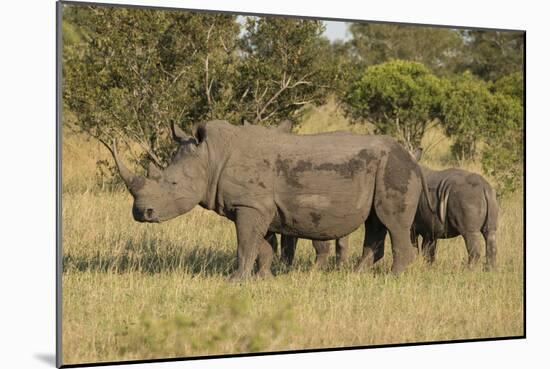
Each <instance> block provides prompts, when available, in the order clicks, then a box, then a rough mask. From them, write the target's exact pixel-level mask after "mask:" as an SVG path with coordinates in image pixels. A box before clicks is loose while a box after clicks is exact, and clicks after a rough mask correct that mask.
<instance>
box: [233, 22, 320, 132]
mask: <svg viewBox="0 0 550 369" xmlns="http://www.w3.org/2000/svg"><path fill="white" fill-rule="evenodd" d="M245 31H246V33H245V35H244V37H243V39H242V40H241V46H242V52H243V62H242V63H241V65H240V66H239V76H240V81H239V83H238V84H236V85H235V89H236V95H237V97H238V104H237V106H236V107H237V109H238V110H240V111H242V114H243V117H244V118H246V119H247V120H249V121H251V122H254V123H259V122H262V123H264V122H265V123H271V122H277V121H280V120H281V119H283V118H292V119H293V120H296V119H297V117H296V115H295V114H296V113H298V112H299V109H300V108H301V107H302V106H304V105H306V104H316V105H317V104H321V103H323V102H324V101H325V98H326V96H327V91H326V90H327V86H328V83H327V82H328V79H330V77H329V73H327V72H328V70H327V68H328V65H329V64H328V63H326V62H325V60H324V59H323V58H320V57H319V51H323V50H327V49H328V48H329V46H330V44H329V43H328V40H326V39H324V38H321V34H322V33H323V31H324V25H323V24H322V22H321V21H311V20H299V19H298V20H297V19H288V18H279V17H271V18H268V17H265V18H257V17H248V18H247V19H246V24H245Z"/></svg>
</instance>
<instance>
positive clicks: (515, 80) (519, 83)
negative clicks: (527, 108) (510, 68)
mask: <svg viewBox="0 0 550 369" xmlns="http://www.w3.org/2000/svg"><path fill="white" fill-rule="evenodd" d="M492 91H493V92H497V93H501V94H503V95H508V96H511V97H513V98H515V99H517V100H519V101H520V102H521V105H523V99H524V96H523V94H524V90H523V73H521V72H514V73H511V74H508V75H505V76H503V77H501V78H499V79H498V80H497V81H495V83H494V85H493V87H492Z"/></svg>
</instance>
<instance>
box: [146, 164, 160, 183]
mask: <svg viewBox="0 0 550 369" xmlns="http://www.w3.org/2000/svg"><path fill="white" fill-rule="evenodd" d="M147 177H149V178H151V179H155V180H159V179H160V178H161V177H162V172H161V171H160V169H159V168H157V166H156V165H155V164H153V162H150V163H149V167H148V168H147Z"/></svg>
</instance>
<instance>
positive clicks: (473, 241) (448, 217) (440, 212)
mask: <svg viewBox="0 0 550 369" xmlns="http://www.w3.org/2000/svg"><path fill="white" fill-rule="evenodd" d="M421 155H422V151H421V150H418V151H417V152H416V153H415V156H416V159H417V160H420V157H421ZM421 168H422V172H423V173H424V176H425V178H426V182H427V183H428V188H429V191H430V197H431V198H432V201H433V199H435V204H436V208H437V212H436V213H434V212H432V211H430V206H429V204H428V203H427V201H426V200H425V199H420V202H419V204H418V209H417V212H416V215H415V218H414V224H413V228H412V237H413V244H415V245H416V247H418V236H419V235H420V236H422V253H423V255H424V257H425V259H426V261H427V262H428V263H433V262H434V260H435V254H436V246H437V240H438V239H446V238H454V237H457V236H462V237H463V238H464V242H465V244H466V250H467V252H468V264H470V265H473V264H476V263H477V262H478V261H479V259H480V251H481V247H480V239H481V235H483V238H484V239H485V250H486V251H485V256H486V264H485V266H486V268H487V269H492V268H494V267H495V266H496V254H497V246H496V231H497V222H498V203H497V199H496V193H495V191H494V190H493V188H492V187H491V185H490V184H489V183H488V182H487V181H486V180H485V179H484V178H483V177H482V176H480V175H479V174H476V173H472V172H469V171H466V170H463V169H458V168H451V169H445V170H431V169H430V168H427V167H425V166H421Z"/></svg>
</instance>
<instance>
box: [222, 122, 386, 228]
mask: <svg viewBox="0 0 550 369" xmlns="http://www.w3.org/2000/svg"><path fill="white" fill-rule="evenodd" d="M239 128H240V130H241V131H242V133H241V134H239V135H237V137H234V141H233V142H232V143H231V145H232V148H231V150H230V151H231V153H230V158H229V160H228V161H227V163H226V164H225V167H224V169H223V174H222V175H221V177H220V181H219V191H218V192H219V193H220V194H221V195H220V196H219V199H220V200H221V201H222V202H223V205H222V207H224V208H227V209H230V208H233V207H235V206H252V207H257V208H260V209H263V210H264V211H266V212H269V211H272V212H273V223H272V225H271V227H270V230H272V231H275V232H281V233H285V234H289V235H296V236H303V235H304V234H307V235H308V236H309V238H312V239H332V238H337V237H340V236H343V235H345V234H348V233H350V232H351V231H353V230H354V229H355V228H357V227H358V226H359V225H360V224H361V223H362V222H363V221H364V219H365V217H366V214H368V212H369V210H370V208H371V205H372V195H373V191H374V178H375V172H376V169H377V167H378V165H379V162H380V158H381V157H382V155H381V153H382V152H384V151H385V150H387V140H386V139H384V138H380V137H375V136H362V135H355V134H344V133H339V134H337V135H331V134H318V135H304V136H298V135H291V134H286V133H282V132H276V131H273V130H267V129H265V128H263V127H257V126H247V127H239Z"/></svg>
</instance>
